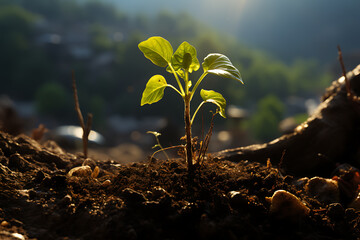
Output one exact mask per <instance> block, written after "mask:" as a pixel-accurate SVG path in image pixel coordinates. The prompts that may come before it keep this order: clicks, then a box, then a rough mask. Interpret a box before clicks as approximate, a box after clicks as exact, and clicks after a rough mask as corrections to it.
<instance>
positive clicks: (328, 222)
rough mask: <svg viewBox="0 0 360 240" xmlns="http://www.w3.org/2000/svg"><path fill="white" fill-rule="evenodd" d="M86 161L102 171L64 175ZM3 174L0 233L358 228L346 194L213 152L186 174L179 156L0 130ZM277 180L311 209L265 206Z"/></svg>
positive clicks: (345, 232)
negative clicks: (102, 148)
mask: <svg viewBox="0 0 360 240" xmlns="http://www.w3.org/2000/svg"><path fill="white" fill-rule="evenodd" d="M83 164H84V165H88V166H90V167H91V169H92V171H94V169H95V167H96V166H98V167H99V169H100V173H99V175H98V176H96V174H95V173H94V172H93V176H91V175H90V173H91V172H90V173H85V174H84V175H83V176H68V175H67V174H68V172H69V171H70V170H71V169H72V168H74V167H77V166H81V165H83ZM74 175H75V174H74ZM329 177H330V176H329ZM0 180H1V181H0V224H1V225H0V239H356V238H358V237H360V228H359V226H358V224H359V220H360V218H359V216H360V214H359V212H357V211H356V210H355V209H353V208H347V204H348V202H349V201H348V199H347V200H346V199H345V200H342V201H340V204H337V203H335V204H334V203H332V204H326V203H323V202H320V201H319V200H317V199H315V198H312V197H310V196H308V195H307V194H306V191H305V190H304V189H303V187H301V185H299V186H298V187H296V185H295V184H294V182H296V180H297V179H296V178H295V177H293V176H282V175H281V173H279V172H278V170H277V169H276V168H272V167H271V166H270V165H268V166H265V165H261V164H259V163H255V162H248V161H240V162H239V163H233V162H229V161H226V160H224V161H215V160H212V159H211V157H209V158H208V159H207V160H206V161H205V162H204V163H203V165H202V166H201V168H200V169H198V170H197V171H196V172H195V174H194V177H192V178H191V177H189V176H188V174H187V169H186V164H185V163H184V161H183V160H181V159H174V160H170V161H159V160H157V161H152V162H151V163H149V161H144V163H133V164H127V165H122V164H119V163H117V162H114V161H101V160H91V159H87V160H86V161H85V163H84V159H83V158H81V156H80V154H79V155H73V154H69V153H66V152H64V151H63V150H61V149H60V148H59V147H57V145H56V144H55V143H53V142H47V143H45V144H43V145H40V144H38V143H37V142H36V141H34V140H32V139H30V138H28V137H26V136H19V137H16V138H14V137H11V136H9V135H7V134H5V133H2V132H0ZM279 189H283V190H286V191H288V192H290V193H293V194H294V195H296V196H297V197H299V198H300V199H301V200H302V201H303V202H305V204H306V205H307V206H308V207H309V208H310V210H311V211H310V213H309V214H308V215H306V216H304V217H299V218H281V216H279V215H277V214H270V212H269V209H270V203H269V201H267V197H271V196H272V195H273V193H274V192H275V191H276V190H279ZM232 191H235V192H232ZM342 199H344V198H342Z"/></svg>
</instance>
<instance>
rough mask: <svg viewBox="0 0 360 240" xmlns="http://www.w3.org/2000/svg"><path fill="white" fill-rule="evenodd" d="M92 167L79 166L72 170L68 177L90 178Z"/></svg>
mask: <svg viewBox="0 0 360 240" xmlns="http://www.w3.org/2000/svg"><path fill="white" fill-rule="evenodd" d="M91 173H92V171H91V167H90V166H79V167H74V168H72V169H71V170H70V171H69V172H68V174H67V176H68V177H74V176H75V177H89V176H90V175H91Z"/></svg>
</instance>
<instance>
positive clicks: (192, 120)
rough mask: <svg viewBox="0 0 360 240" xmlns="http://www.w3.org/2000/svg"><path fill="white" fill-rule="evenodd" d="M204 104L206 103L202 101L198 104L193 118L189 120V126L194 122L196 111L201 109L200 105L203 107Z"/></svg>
mask: <svg viewBox="0 0 360 240" xmlns="http://www.w3.org/2000/svg"><path fill="white" fill-rule="evenodd" d="M204 103H206V102H205V101H202V102H201V103H200V105H199V106H198V108H197V109H196V111H195V112H194V114H193V116H192V118H191V125H192V124H193V122H194V119H195V116H196V114H197V113H198V111H199V110H200V108H201V107H202V105H204Z"/></svg>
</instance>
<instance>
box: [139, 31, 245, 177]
mask: <svg viewBox="0 0 360 240" xmlns="http://www.w3.org/2000/svg"><path fill="white" fill-rule="evenodd" d="M139 49H140V50H141V51H142V52H143V54H144V56H145V57H146V58H148V59H149V60H150V61H151V62H153V63H154V64H155V65H157V66H159V67H164V68H166V71H168V72H169V73H171V74H173V75H174V77H175V80H176V82H177V86H178V88H176V87H175V86H173V85H171V84H168V83H167V81H166V80H165V77H163V76H162V75H155V76H153V77H151V78H150V80H149V81H148V82H147V84H146V87H145V90H144V92H143V94H142V98H141V106H143V105H145V104H152V103H155V102H158V101H159V100H161V99H162V97H163V96H164V90H165V88H166V87H170V88H171V89H173V90H174V91H175V92H176V93H178V94H179V95H180V96H181V97H182V99H183V101H184V121H185V134H186V135H185V136H186V150H185V152H186V161H187V165H188V171H189V173H192V172H193V150H192V136H191V125H192V124H193V122H194V119H195V116H196V114H197V113H198V111H199V109H200V108H201V107H202V106H203V105H204V104H205V103H208V102H210V103H213V104H215V105H216V106H217V107H218V113H219V114H220V116H222V117H224V118H225V107H226V100H225V99H224V97H223V96H222V95H221V94H220V93H217V92H215V91H213V90H204V89H201V91H200V96H201V98H202V99H203V101H202V102H201V103H200V104H199V106H198V107H197V109H196V110H195V112H194V113H193V115H192V117H191V114H190V102H191V100H192V99H193V96H194V93H195V91H196V90H197V88H198V87H199V85H200V83H201V82H202V81H203V79H204V78H205V76H206V75H208V74H213V75H217V76H221V77H225V78H231V79H234V80H237V81H239V82H241V83H243V81H242V79H241V75H240V72H239V70H238V69H237V68H236V67H234V66H233V64H232V63H231V62H230V60H229V59H228V58H227V57H226V56H225V55H223V54H219V53H211V54H209V55H207V57H205V58H204V62H203V63H202V68H203V73H202V75H201V76H200V77H199V79H198V80H197V81H196V82H195V85H193V84H192V81H191V80H190V79H189V73H192V72H195V71H197V70H199V68H200V63H199V61H198V59H197V56H196V49H195V48H194V47H193V46H192V45H190V44H189V43H187V42H183V43H182V44H181V45H180V46H179V47H178V49H177V50H176V51H175V53H174V52H173V48H172V46H171V44H170V43H169V42H168V41H167V40H166V39H164V38H162V37H151V38H149V39H147V40H145V41H143V42H141V43H140V44H139ZM180 78H181V79H182V80H183V81H180Z"/></svg>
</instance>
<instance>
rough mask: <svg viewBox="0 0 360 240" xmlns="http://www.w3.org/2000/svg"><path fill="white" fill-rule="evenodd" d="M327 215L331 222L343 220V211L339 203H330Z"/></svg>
mask: <svg viewBox="0 0 360 240" xmlns="http://www.w3.org/2000/svg"><path fill="white" fill-rule="evenodd" d="M327 215H328V216H329V218H330V219H331V220H333V221H339V220H341V219H344V216H345V209H344V208H343V206H342V205H341V204H340V203H331V204H329V206H328V210H327Z"/></svg>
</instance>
